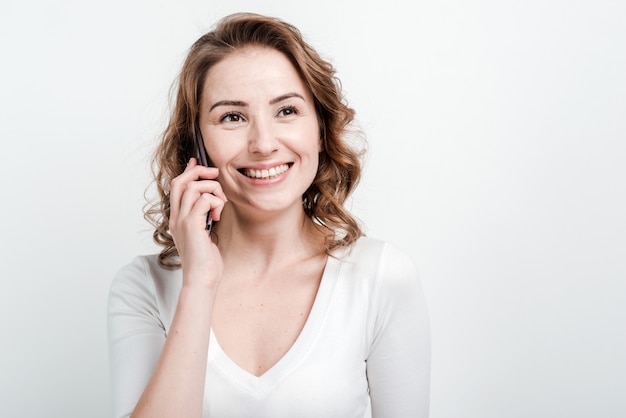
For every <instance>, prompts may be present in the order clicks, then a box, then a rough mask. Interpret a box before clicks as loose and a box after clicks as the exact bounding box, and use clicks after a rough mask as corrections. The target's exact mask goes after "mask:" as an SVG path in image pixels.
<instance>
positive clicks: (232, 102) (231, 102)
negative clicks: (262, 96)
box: [209, 92, 305, 112]
mask: <svg viewBox="0 0 626 418" xmlns="http://www.w3.org/2000/svg"><path fill="white" fill-rule="evenodd" d="M292 97H299V98H300V99H302V100H305V99H304V97H303V96H302V95H301V94H300V93H295V92H294V93H286V94H282V95H280V96H278V97H276V98H274V99H272V100H270V104H271V105H273V104H276V103H279V102H282V101H283V100H287V99H290V98H292ZM219 106H240V107H246V106H248V103H246V102H243V101H241V100H220V101H219V102H215V103H213V105H212V106H211V108H210V109H209V112H211V111H212V110H213V109H215V108H216V107H219Z"/></svg>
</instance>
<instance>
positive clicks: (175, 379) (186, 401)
mask: <svg viewBox="0 0 626 418" xmlns="http://www.w3.org/2000/svg"><path fill="white" fill-rule="evenodd" d="M217 174H218V172H217V169H215V168H208V167H202V166H198V165H197V164H196V162H195V160H192V161H191V162H190V163H189V165H188V166H187V168H186V169H185V171H184V172H183V174H181V175H180V176H178V177H177V178H176V179H174V180H173V181H172V185H171V202H170V203H171V211H170V231H171V233H172V236H173V237H174V241H175V243H176V248H177V250H178V252H179V256H180V260H181V264H182V270H183V285H182V289H181V291H180V294H179V297H178V304H177V307H176V311H175V313H174V317H173V320H172V324H171V327H170V330H169V332H168V334H167V337H166V338H165V339H164V341H159V337H158V336H155V337H154V338H148V339H146V338H143V339H141V342H140V343H138V344H137V345H136V346H132V344H129V343H128V342H126V343H125V345H126V346H127V347H126V349H127V350H129V354H131V355H132V354H133V353H136V355H134V356H133V357H134V358H135V360H138V361H140V362H142V363H144V366H145V367H143V368H142V366H134V365H131V367H129V368H128V369H127V370H124V369H121V370H116V371H115V373H114V374H115V375H117V377H116V378H115V380H114V381H113V383H114V384H116V382H122V384H124V382H125V381H133V380H135V379H136V378H137V376H134V375H133V374H134V373H135V369H136V368H137V367H139V368H142V370H143V371H144V372H145V368H146V367H151V364H150V362H152V364H154V357H155V352H156V351H159V352H160V354H159V355H158V360H156V364H155V365H154V366H153V367H154V369H153V370H154V371H153V372H152V374H151V376H150V378H149V381H148V383H147V385H146V387H145V389H144V390H143V393H142V395H141V397H140V399H139V401H138V402H137V404H136V406H135V408H134V411H133V413H132V415H131V416H132V417H137V418H139V417H151V418H158V417H172V416H184V417H201V416H202V399H203V396H204V381H205V374H206V362H207V351H208V346H209V336H210V329H211V328H210V325H211V313H212V310H213V302H214V300H215V295H216V292H217V288H218V286H219V281H220V279H221V275H222V271H223V265H222V259H221V256H220V254H219V251H218V249H217V247H216V246H215V244H213V243H212V242H211V240H210V237H209V236H208V234H207V233H206V231H205V222H206V213H207V212H208V211H209V210H211V215H212V216H213V219H214V220H219V215H220V213H221V210H222V208H223V205H224V203H225V201H226V197H225V196H224V194H223V192H222V190H221V187H220V186H219V183H217V182H216V181H212V180H214V179H215V178H216V177H217ZM200 179H209V181H196V180H200ZM138 314H139V316H141V315H144V316H145V315H146V313H145V311H144V312H138ZM148 316H150V315H148ZM128 319H129V321H132V322H137V318H130V317H129V318H128ZM123 321H124V318H118V319H116V322H117V323H119V325H120V326H121V327H124V326H126V325H125V324H124V323H123ZM156 323H157V324H158V321H157V322H156ZM146 328H149V325H148V324H147V323H146V321H144V324H143V325H142V329H138V330H137V332H138V333H140V334H144V336H145V334H146ZM132 332H133V331H132V330H126V333H131V334H132ZM147 334H150V333H149V332H148V333H147ZM156 334H158V331H157V332H156ZM162 335H163V334H162ZM162 338H163V337H161V339H162ZM150 340H151V341H150ZM131 341H132V339H131ZM151 344H153V345H151ZM129 345H130V346H129ZM161 347H162V348H161ZM138 350H145V351H146V353H145V354H146V358H145V360H144V359H143V358H141V357H140V355H141V353H140V352H137V351H138ZM117 351H118V352H117V355H118V356H120V355H121V356H123V355H124V353H123V352H119V351H120V350H117ZM121 363H122V364H124V362H123V361H122V362H121ZM112 366H116V365H112ZM117 367H119V366H117ZM113 390H114V391H116V388H113Z"/></svg>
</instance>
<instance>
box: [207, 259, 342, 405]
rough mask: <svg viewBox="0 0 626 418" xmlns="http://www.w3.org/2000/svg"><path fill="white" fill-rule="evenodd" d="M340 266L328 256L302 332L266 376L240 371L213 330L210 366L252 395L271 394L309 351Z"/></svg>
mask: <svg viewBox="0 0 626 418" xmlns="http://www.w3.org/2000/svg"><path fill="white" fill-rule="evenodd" d="M340 265H341V261H340V260H339V259H337V258H334V257H332V256H329V257H328V259H327V261H326V265H325V266H324V271H323V273H322V278H321V280H320V284H319V288H318V290H317V294H316V295H315V299H314V301H313V305H312V306H311V311H310V313H309V316H308V317H307V320H306V322H305V323H304V326H303V327H302V331H300V334H299V335H298V337H297V338H296V340H295V342H294V343H293V345H292V346H291V347H290V348H289V350H287V352H286V353H285V354H284V355H283V356H282V357H281V358H280V359H279V360H278V361H277V362H276V363H275V364H274V365H273V366H272V367H270V368H269V369H268V370H267V371H266V372H265V373H263V374H262V375H260V376H256V375H254V374H252V373H250V372H248V371H247V370H244V369H243V368H241V367H240V366H239V365H238V364H237V363H235V361H233V360H232V359H231V358H230V357H228V355H227V354H226V353H225V352H224V350H223V349H222V347H221V346H220V344H219V342H218V341H217V338H216V337H215V334H214V333H213V328H211V335H210V341H209V353H208V362H209V366H211V365H213V366H214V367H216V368H217V369H218V370H219V371H220V372H221V373H223V374H224V375H226V376H227V377H228V378H229V379H230V380H232V381H234V382H235V383H236V384H237V385H238V386H240V387H242V388H244V389H246V390H248V391H249V392H251V393H254V394H257V395H262V394H264V393H267V392H268V391H270V390H271V389H272V388H273V387H274V386H275V385H276V384H278V383H279V382H280V381H281V380H282V379H283V378H285V377H286V376H288V375H289V374H290V373H291V372H292V371H293V370H294V368H296V367H297V366H298V364H299V363H300V362H301V361H302V360H303V359H304V357H305V356H306V355H307V353H308V352H309V350H310V349H311V348H312V346H313V343H314V341H315V338H316V336H317V334H318V332H319V329H320V327H321V325H322V322H323V319H324V317H325V316H326V312H327V310H328V305H329V303H330V300H331V296H332V294H333V290H334V288H335V284H336V282H337V278H338V273H339V268H340Z"/></svg>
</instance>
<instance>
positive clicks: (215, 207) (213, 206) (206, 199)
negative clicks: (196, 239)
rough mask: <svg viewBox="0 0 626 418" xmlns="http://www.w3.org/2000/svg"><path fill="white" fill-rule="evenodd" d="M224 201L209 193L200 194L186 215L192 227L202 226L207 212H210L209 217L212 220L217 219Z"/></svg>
mask: <svg viewBox="0 0 626 418" xmlns="http://www.w3.org/2000/svg"><path fill="white" fill-rule="evenodd" d="M225 203H226V202H224V201H223V200H222V199H220V198H219V197H217V196H215V195H212V194H210V193H203V194H202V195H200V197H199V198H198V200H196V203H195V205H194V206H193V207H192V208H191V211H190V212H189V215H188V216H189V220H190V221H191V222H192V224H193V227H194V228H204V227H205V224H206V214H207V213H208V212H210V213H211V218H212V219H213V220H214V221H219V220H220V215H221V213H222V210H223V209H224V204H225Z"/></svg>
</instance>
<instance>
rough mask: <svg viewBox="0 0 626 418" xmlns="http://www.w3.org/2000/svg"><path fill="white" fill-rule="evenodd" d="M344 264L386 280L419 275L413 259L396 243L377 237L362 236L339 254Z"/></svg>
mask: <svg viewBox="0 0 626 418" xmlns="http://www.w3.org/2000/svg"><path fill="white" fill-rule="evenodd" d="M338 258H340V259H341V260H342V262H344V264H348V265H351V266H352V268H355V269H357V270H359V271H361V272H362V273H365V272H368V275H369V276H372V277H373V278H376V279H378V280H382V279H383V278H384V280H385V281H387V282H389V281H397V280H401V281H402V280H403V278H407V277H416V276H417V275H418V272H417V265H416V264H415V262H414V261H413V259H412V258H411V257H410V256H409V255H408V254H407V253H406V252H405V251H404V250H402V249H400V248H399V247H397V246H396V245H394V244H392V243H390V242H388V241H384V240H381V239H377V238H371V237H361V238H360V239H359V240H358V241H357V242H356V243H355V244H354V245H353V246H352V247H351V248H349V249H346V250H344V252H343V253H342V254H341V255H339V256H338Z"/></svg>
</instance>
